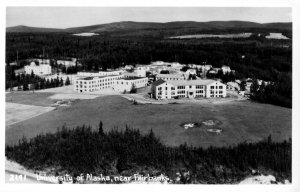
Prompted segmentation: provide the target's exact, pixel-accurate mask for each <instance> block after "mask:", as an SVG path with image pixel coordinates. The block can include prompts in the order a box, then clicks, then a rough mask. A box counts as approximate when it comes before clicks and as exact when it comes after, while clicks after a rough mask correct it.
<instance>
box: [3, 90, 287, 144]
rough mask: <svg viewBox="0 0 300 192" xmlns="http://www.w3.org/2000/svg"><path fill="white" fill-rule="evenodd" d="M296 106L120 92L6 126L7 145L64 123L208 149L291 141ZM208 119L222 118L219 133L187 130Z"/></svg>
mask: <svg viewBox="0 0 300 192" xmlns="http://www.w3.org/2000/svg"><path fill="white" fill-rule="evenodd" d="M291 118H292V110H291V109H288V108H283V107H278V106H273V105H266V104H259V103H253V102H249V101H240V102H229V103H227V104H194V103H186V104H167V105H151V104H147V105H142V104H140V105H133V104H132V103H131V102H130V101H128V100H126V99H124V98H122V97H120V96H103V97H99V98H96V99H89V100H77V101H76V102H74V103H73V104H72V106H71V107H59V108H58V109H56V110H53V111H50V112H47V113H44V114H42V115H40V116H37V117H34V118H31V119H28V120H25V121H23V122H20V123H16V124H13V125H11V126H8V127H7V128H6V144H13V143H16V142H17V141H18V139H20V138H22V136H23V135H24V136H26V137H28V138H30V137H34V136H36V135H37V134H39V133H42V132H43V133H46V132H54V131H56V130H57V128H58V127H61V126H62V125H64V124H66V125H67V126H70V127H73V126H76V125H82V124H86V125H91V126H94V127H96V126H97V125H98V124H99V121H100V120H102V121H103V124H104V131H108V130H110V129H112V128H114V127H115V128H119V129H121V128H124V127H125V125H126V124H127V125H129V126H130V127H132V128H136V129H140V131H141V132H142V133H147V132H149V130H150V129H152V130H153V131H154V133H155V134H156V135H157V136H158V137H160V139H161V140H162V141H163V142H164V143H165V144H167V145H171V146H175V145H179V144H183V143H185V142H186V143H187V144H188V145H193V146H202V147H208V146H210V145H213V146H225V145H233V144H236V143H239V142H243V141H253V142H256V141H259V140H261V139H263V138H266V137H267V136H268V135H270V134H271V135H272V138H273V139H274V140H275V141H282V140H284V139H289V138H290V137H291V132H292V120H291ZM205 120H218V121H219V122H220V123H219V124H218V125H217V126H216V127H214V128H220V129H222V130H223V132H222V133H221V134H220V135H217V134H215V133H209V132H207V131H206V129H207V128H208V127H207V126H205V125H202V126H200V127H197V128H190V129H187V130H186V129H184V128H183V127H182V126H181V125H182V123H185V122H198V123H201V122H202V121H205Z"/></svg>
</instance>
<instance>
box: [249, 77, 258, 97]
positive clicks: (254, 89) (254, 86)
mask: <svg viewBox="0 0 300 192" xmlns="http://www.w3.org/2000/svg"><path fill="white" fill-rule="evenodd" d="M258 89H259V85H258V81H257V80H256V79H253V81H252V85H251V87H250V92H251V93H252V94H254V95H255V94H256V93H257V91H258Z"/></svg>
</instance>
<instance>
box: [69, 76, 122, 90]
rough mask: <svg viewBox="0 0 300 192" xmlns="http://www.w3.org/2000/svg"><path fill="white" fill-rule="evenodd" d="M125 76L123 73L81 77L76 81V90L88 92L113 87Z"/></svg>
mask: <svg viewBox="0 0 300 192" xmlns="http://www.w3.org/2000/svg"><path fill="white" fill-rule="evenodd" d="M123 77H124V76H123V75H112V76H90V77H88V76H85V77H79V78H77V79H76V80H75V81H74V91H76V92H78V93H86V92H93V91H97V90H101V89H107V88H112V87H114V85H115V82H116V80H118V79H121V78H123Z"/></svg>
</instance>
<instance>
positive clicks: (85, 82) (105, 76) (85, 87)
mask: <svg viewBox="0 0 300 192" xmlns="http://www.w3.org/2000/svg"><path fill="white" fill-rule="evenodd" d="M133 84H134V86H135V88H141V87H145V86H147V84H148V78H147V77H131V76H129V77H128V76H125V75H124V74H123V72H122V71H99V72H78V73H77V76H76V77H75V80H74V91H76V92H79V93H81V92H93V91H97V90H101V89H107V88H112V89H114V90H116V91H119V92H124V91H126V92H129V91H130V90H131V89H132V86H133Z"/></svg>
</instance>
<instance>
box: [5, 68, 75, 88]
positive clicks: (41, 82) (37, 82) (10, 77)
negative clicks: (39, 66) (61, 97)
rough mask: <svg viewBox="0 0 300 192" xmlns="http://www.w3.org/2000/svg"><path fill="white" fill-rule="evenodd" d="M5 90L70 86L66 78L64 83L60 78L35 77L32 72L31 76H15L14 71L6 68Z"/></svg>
mask: <svg viewBox="0 0 300 192" xmlns="http://www.w3.org/2000/svg"><path fill="white" fill-rule="evenodd" d="M5 75H6V84H5V87H6V89H10V90H11V89H13V87H18V90H22V91H28V90H39V89H48V88H54V87H61V86H64V85H70V84H71V82H70V79H69V77H67V79H66V80H65V81H63V79H62V78H58V77H57V78H51V79H47V80H46V79H44V78H41V77H39V76H38V75H35V74H34V73H33V72H32V73H31V74H20V75H15V73H14V71H13V70H11V69H9V68H8V67H7V68H6V73H5Z"/></svg>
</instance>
